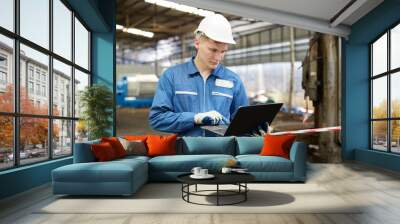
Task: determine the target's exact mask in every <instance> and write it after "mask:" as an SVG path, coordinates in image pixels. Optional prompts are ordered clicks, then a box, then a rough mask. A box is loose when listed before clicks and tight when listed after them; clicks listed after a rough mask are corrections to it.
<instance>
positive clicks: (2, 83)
mask: <svg viewBox="0 0 400 224" xmlns="http://www.w3.org/2000/svg"><path fill="white" fill-rule="evenodd" d="M6 85H7V56H6V55H4V54H0V91H2V92H4V91H5V90H6Z"/></svg>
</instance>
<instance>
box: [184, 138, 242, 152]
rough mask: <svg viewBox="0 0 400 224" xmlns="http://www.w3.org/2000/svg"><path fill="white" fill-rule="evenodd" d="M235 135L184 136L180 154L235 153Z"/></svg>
mask: <svg viewBox="0 0 400 224" xmlns="http://www.w3.org/2000/svg"><path fill="white" fill-rule="evenodd" d="M234 153H235V138H234V137H183V138H182V140H181V142H180V146H179V147H178V154H185V155H200V154H225V155H234Z"/></svg>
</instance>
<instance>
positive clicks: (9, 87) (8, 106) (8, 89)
mask: <svg viewBox="0 0 400 224" xmlns="http://www.w3.org/2000/svg"><path fill="white" fill-rule="evenodd" d="M2 4H3V1H1V3H0V14H1V13H2V12H3V8H1V6H2ZM2 16H4V15H0V20H1V19H2V18H3V17H2ZM0 46H2V47H1V48H0V58H1V59H0V64H1V65H0V76H1V78H0V79H1V80H0V82H1V84H0V112H9V113H10V112H13V111H14V72H13V69H12V66H11V65H8V64H11V63H10V61H7V59H11V58H13V55H14V53H13V51H14V42H13V40H12V39H11V38H8V37H6V36H4V35H2V34H1V33H0ZM0 139H1V136H0ZM1 148H2V145H1V143H0V149H1ZM0 169H1V160H0Z"/></svg>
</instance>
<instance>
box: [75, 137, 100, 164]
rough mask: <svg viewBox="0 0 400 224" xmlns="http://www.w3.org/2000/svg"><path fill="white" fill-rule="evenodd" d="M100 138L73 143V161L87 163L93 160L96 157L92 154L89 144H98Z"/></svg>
mask: <svg viewBox="0 0 400 224" xmlns="http://www.w3.org/2000/svg"><path fill="white" fill-rule="evenodd" d="M99 143H100V139H97V140H93V141H86V142H79V143H75V147H74V163H89V162H95V161H96V158H95V157H94V155H93V152H92V149H91V147H90V146H91V145H92V144H99Z"/></svg>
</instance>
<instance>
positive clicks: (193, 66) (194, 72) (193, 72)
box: [186, 57, 224, 78]
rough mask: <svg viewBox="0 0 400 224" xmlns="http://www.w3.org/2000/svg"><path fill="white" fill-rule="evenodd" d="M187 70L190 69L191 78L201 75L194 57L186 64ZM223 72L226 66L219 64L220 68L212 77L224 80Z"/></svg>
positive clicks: (212, 73) (216, 69) (218, 67)
mask: <svg viewBox="0 0 400 224" xmlns="http://www.w3.org/2000/svg"><path fill="white" fill-rule="evenodd" d="M186 65H187V69H188V73H187V74H188V75H189V76H195V75H200V72H199V70H198V69H197V67H196V64H195V63H194V57H192V58H191V59H190V60H189V61H187V62H186ZM223 71H224V66H222V65H221V64H218V66H217V67H216V68H215V69H214V70H213V71H212V72H211V74H210V75H214V76H216V77H217V78H222V77H223V74H224V73H223Z"/></svg>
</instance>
